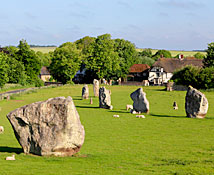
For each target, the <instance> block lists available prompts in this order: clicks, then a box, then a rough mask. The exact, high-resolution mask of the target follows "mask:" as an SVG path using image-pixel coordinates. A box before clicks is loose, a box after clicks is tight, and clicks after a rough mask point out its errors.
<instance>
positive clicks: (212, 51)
mask: <svg viewBox="0 0 214 175" xmlns="http://www.w3.org/2000/svg"><path fill="white" fill-rule="evenodd" d="M206 52H207V56H206V57H205V58H204V60H203V63H204V67H214V42H212V43H210V44H208V48H207V50H206Z"/></svg>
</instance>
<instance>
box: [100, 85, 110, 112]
mask: <svg viewBox="0 0 214 175" xmlns="http://www.w3.org/2000/svg"><path fill="white" fill-rule="evenodd" d="M99 107H100V108H105V109H111V108H112V107H111V95H110V90H108V89H106V88H105V87H101V88H100V90H99Z"/></svg>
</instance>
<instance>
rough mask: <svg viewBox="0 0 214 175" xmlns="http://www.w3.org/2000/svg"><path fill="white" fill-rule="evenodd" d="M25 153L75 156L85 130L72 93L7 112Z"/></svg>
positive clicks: (82, 140)
mask: <svg viewBox="0 0 214 175" xmlns="http://www.w3.org/2000/svg"><path fill="white" fill-rule="evenodd" d="M7 118H8V120H9V121H10V123H11V125H12V127H13V130H14V133H15V136H16V138H17V140H18V142H19V143H20V145H21V146H22V148H23V150H24V153H33V154H36V155H41V156H44V155H54V156H71V155H73V154H75V153H76V152H78V151H79V150H80V148H81V146H82V144H83V142H84V138H85V130H84V127H83V126H82V125H81V122H80V118H79V114H78V112H77V110H76V107H75V106H74V102H73V100H72V98H71V97H68V98H65V97H56V98H51V99H48V100H47V101H43V102H36V103H32V104H29V105H26V106H23V107H20V108H18V109H16V110H14V111H12V112H10V113H9V114H8V115H7Z"/></svg>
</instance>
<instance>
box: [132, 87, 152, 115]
mask: <svg viewBox="0 0 214 175" xmlns="http://www.w3.org/2000/svg"><path fill="white" fill-rule="evenodd" d="M130 96H131V99H132V100H133V111H136V112H138V113H139V112H146V113H149V101H148V100H147V98H146V93H145V92H143V89H142V88H139V89H137V90H136V91H134V92H133V93H131V95H130Z"/></svg>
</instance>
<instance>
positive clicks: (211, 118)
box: [205, 117, 214, 120]
mask: <svg viewBox="0 0 214 175" xmlns="http://www.w3.org/2000/svg"><path fill="white" fill-rule="evenodd" d="M205 119H208V120H214V118H213V117H205Z"/></svg>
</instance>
